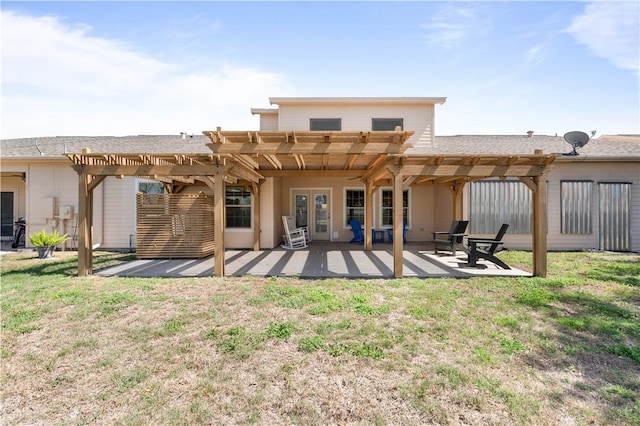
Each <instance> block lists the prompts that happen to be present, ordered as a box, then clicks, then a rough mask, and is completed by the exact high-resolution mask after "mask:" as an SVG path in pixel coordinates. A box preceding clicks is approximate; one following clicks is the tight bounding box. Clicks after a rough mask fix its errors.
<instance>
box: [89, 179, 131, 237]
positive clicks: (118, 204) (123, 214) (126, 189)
mask: <svg viewBox="0 0 640 426" xmlns="http://www.w3.org/2000/svg"><path fill="white" fill-rule="evenodd" d="M137 180H138V179H136V178H135V177H124V178H122V179H117V178H115V177H113V176H109V177H107V178H106V179H105V180H104V182H102V183H101V184H100V186H99V187H98V188H100V187H102V188H103V192H104V197H103V198H102V199H101V200H97V198H96V197H95V196H94V202H95V203H101V206H100V207H101V208H102V210H103V211H104V227H105V229H107V230H108V232H106V233H105V235H104V244H103V246H104V247H105V248H110V249H128V248H129V247H130V246H133V247H135V235H136V181H137ZM96 208H98V206H95V207H94V212H95V210H96ZM94 214H95V213H94ZM94 222H95V218H94Z"/></svg>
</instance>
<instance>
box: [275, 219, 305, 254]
mask: <svg viewBox="0 0 640 426" xmlns="http://www.w3.org/2000/svg"><path fill="white" fill-rule="evenodd" d="M282 226H283V228H284V244H283V245H282V246H281V247H283V248H286V249H289V250H298V249H301V248H305V247H307V232H306V230H305V229H304V228H296V227H295V226H296V221H295V218H294V217H293V216H282Z"/></svg>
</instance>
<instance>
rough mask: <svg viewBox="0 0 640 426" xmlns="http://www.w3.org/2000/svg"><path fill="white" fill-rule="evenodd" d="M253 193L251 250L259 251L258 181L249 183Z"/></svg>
mask: <svg viewBox="0 0 640 426" xmlns="http://www.w3.org/2000/svg"><path fill="white" fill-rule="evenodd" d="M251 193H252V195H253V251H260V182H259V183H256V184H253V185H251Z"/></svg>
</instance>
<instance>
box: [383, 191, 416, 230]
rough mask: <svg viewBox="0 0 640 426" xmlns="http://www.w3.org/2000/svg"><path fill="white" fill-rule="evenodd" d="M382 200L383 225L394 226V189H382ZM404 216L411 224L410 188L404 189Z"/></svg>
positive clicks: (407, 222)
mask: <svg viewBox="0 0 640 426" xmlns="http://www.w3.org/2000/svg"><path fill="white" fill-rule="evenodd" d="M381 197H382V202H381V203H380V209H381V211H380V217H381V218H382V219H381V225H382V226H393V190H391V189H383V190H382V191H381ZM402 218H403V219H404V221H405V222H406V224H407V226H409V190H408V189H405V190H404V191H402Z"/></svg>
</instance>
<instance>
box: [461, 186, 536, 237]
mask: <svg viewBox="0 0 640 426" xmlns="http://www.w3.org/2000/svg"><path fill="white" fill-rule="evenodd" d="M470 197H471V205H470V227H471V232H473V233H477V234H495V233H496V232H498V230H499V229H500V226H501V225H502V224H503V223H508V224H509V233H510V234H530V233H531V211H532V209H531V191H530V190H529V188H527V186H526V185H525V184H523V183H522V182H520V181H479V182H473V183H472V184H471V189H470Z"/></svg>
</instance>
